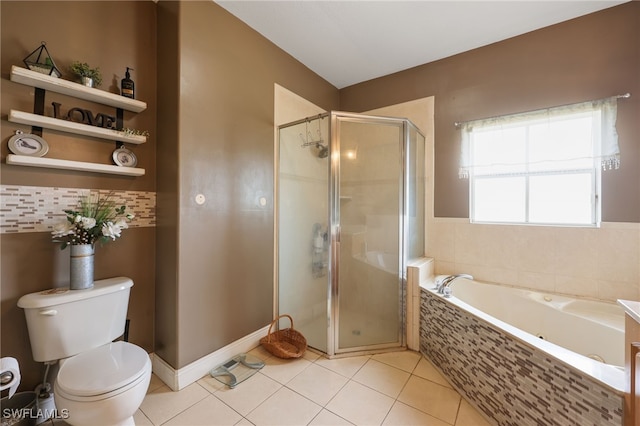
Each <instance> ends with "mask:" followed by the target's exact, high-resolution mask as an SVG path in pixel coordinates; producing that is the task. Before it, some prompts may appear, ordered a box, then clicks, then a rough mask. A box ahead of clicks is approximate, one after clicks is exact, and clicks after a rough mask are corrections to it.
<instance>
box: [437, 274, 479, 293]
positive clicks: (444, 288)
mask: <svg viewBox="0 0 640 426" xmlns="http://www.w3.org/2000/svg"><path fill="white" fill-rule="evenodd" d="M458 278H466V279H468V280H472V279H473V277H472V276H471V275H469V274H456V275H449V276H448V277H447V278H445V279H444V280H442V284H440V286H439V287H438V293H439V294H444V295H445V297H449V296H450V295H451V289H450V286H451V284H453V282H454V281H455V280H456V279H458Z"/></svg>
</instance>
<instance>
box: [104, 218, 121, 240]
mask: <svg viewBox="0 0 640 426" xmlns="http://www.w3.org/2000/svg"><path fill="white" fill-rule="evenodd" d="M121 231H122V229H121V228H120V227H119V226H117V225H115V224H114V223H112V222H105V223H104V224H103V225H102V235H104V236H105V237H111V239H113V240H115V239H116V238H118V237H119V236H120V232H121Z"/></svg>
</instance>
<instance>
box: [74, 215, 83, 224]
mask: <svg viewBox="0 0 640 426" xmlns="http://www.w3.org/2000/svg"><path fill="white" fill-rule="evenodd" d="M73 220H74V222H75V223H78V222H81V221H82V216H80V215H76V217H74V218H73Z"/></svg>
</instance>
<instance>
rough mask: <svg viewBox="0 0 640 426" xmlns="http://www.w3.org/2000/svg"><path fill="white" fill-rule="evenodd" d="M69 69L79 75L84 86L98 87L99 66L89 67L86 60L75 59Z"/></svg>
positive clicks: (100, 77) (99, 80)
mask: <svg viewBox="0 0 640 426" xmlns="http://www.w3.org/2000/svg"><path fill="white" fill-rule="evenodd" d="M69 70H70V71H71V72H72V73H74V74H75V75H77V76H78V77H80V81H81V82H82V84H84V85H85V86H89V87H98V86H100V83H102V74H100V68H98V67H96V68H91V67H90V66H89V64H87V63H86V62H78V61H75V62H74V63H72V64H71V66H70V67H69Z"/></svg>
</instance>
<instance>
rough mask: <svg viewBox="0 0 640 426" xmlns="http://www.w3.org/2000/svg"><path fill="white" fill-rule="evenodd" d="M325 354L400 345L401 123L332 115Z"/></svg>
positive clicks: (402, 181) (401, 254)
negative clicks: (328, 314) (329, 272)
mask: <svg viewBox="0 0 640 426" xmlns="http://www.w3.org/2000/svg"><path fill="white" fill-rule="evenodd" d="M331 127H332V140H331V150H330V151H331V153H332V154H331V189H332V191H331V197H330V204H331V224H332V225H331V227H332V241H333V245H332V249H333V250H332V253H331V254H332V277H331V295H330V297H331V299H332V301H331V304H330V305H331V308H330V309H331V315H332V317H333V321H332V325H333V327H330V330H329V345H330V347H329V351H330V353H331V352H333V353H334V354H339V353H342V352H354V351H364V350H367V351H368V350H376V349H383V348H390V347H400V346H401V345H402V344H403V318H404V317H403V309H402V307H403V274H402V270H403V268H404V265H403V263H404V262H403V260H402V259H403V238H402V235H403V225H404V224H403V210H404V196H403V193H404V179H403V174H404V172H403V164H404V161H403V155H404V150H403V145H404V136H403V135H404V123H403V121H402V120H396V119H385V118H376V117H370V116H368V117H362V116H359V115H357V114H346V113H335V114H333V115H332V121H331Z"/></svg>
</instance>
